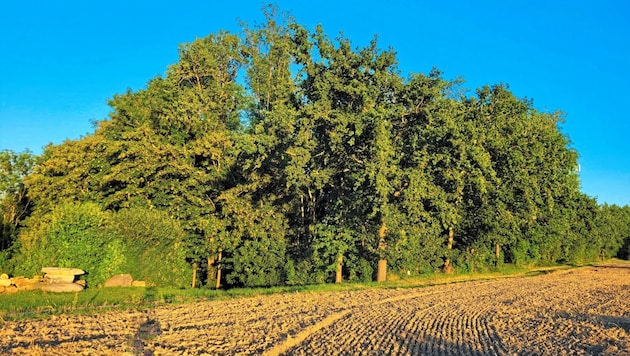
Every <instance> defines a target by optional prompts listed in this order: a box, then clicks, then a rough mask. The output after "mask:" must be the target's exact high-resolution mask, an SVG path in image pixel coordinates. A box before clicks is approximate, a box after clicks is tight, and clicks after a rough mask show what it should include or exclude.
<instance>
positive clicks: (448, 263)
mask: <svg viewBox="0 0 630 356" xmlns="http://www.w3.org/2000/svg"><path fill="white" fill-rule="evenodd" d="M454 236H455V232H454V229H453V227H452V226H451V227H449V228H448V241H447V244H446V249H447V251H446V261H444V265H443V266H442V273H447V274H451V273H453V272H454V271H455V269H454V268H453V266H451V250H453V240H454Z"/></svg>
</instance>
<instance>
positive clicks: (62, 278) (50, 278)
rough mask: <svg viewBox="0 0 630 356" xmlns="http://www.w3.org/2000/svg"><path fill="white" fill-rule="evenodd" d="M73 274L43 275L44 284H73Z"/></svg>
mask: <svg viewBox="0 0 630 356" xmlns="http://www.w3.org/2000/svg"><path fill="white" fill-rule="evenodd" d="M74 278H75V275H74V274H50V273H46V274H45V275H44V282H46V283H72V282H74Z"/></svg>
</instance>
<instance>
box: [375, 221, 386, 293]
mask: <svg viewBox="0 0 630 356" xmlns="http://www.w3.org/2000/svg"><path fill="white" fill-rule="evenodd" d="M386 234H387V224H386V223H385V219H382V220H381V228H380V229H379V230H378V248H379V250H381V251H382V252H385V235H386ZM386 280H387V260H386V259H384V258H381V259H380V260H379V261H378V268H377V270H376V281H377V282H384V281H386Z"/></svg>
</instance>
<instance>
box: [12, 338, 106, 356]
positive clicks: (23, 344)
mask: <svg viewBox="0 0 630 356" xmlns="http://www.w3.org/2000/svg"><path fill="white" fill-rule="evenodd" d="M106 338H108V336H107V335H104V334H100V335H90V336H72V337H69V338H66V339H59V340H49V341H37V340H35V341H20V342H17V343H10V344H9V345H4V346H2V348H0V353H1V354H3V355H8V354H14V353H15V351H14V350H15V349H25V348H26V349H32V348H33V347H36V346H38V347H41V348H45V347H55V346H59V345H61V344H65V343H67V342H70V343H75V342H78V341H88V342H90V341H95V340H100V339H106Z"/></svg>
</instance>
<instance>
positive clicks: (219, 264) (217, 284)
mask: <svg viewBox="0 0 630 356" xmlns="http://www.w3.org/2000/svg"><path fill="white" fill-rule="evenodd" d="M222 257H223V251H222V250H219V256H218V258H217V282H216V284H215V285H214V288H215V289H219V287H221V258H222Z"/></svg>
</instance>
